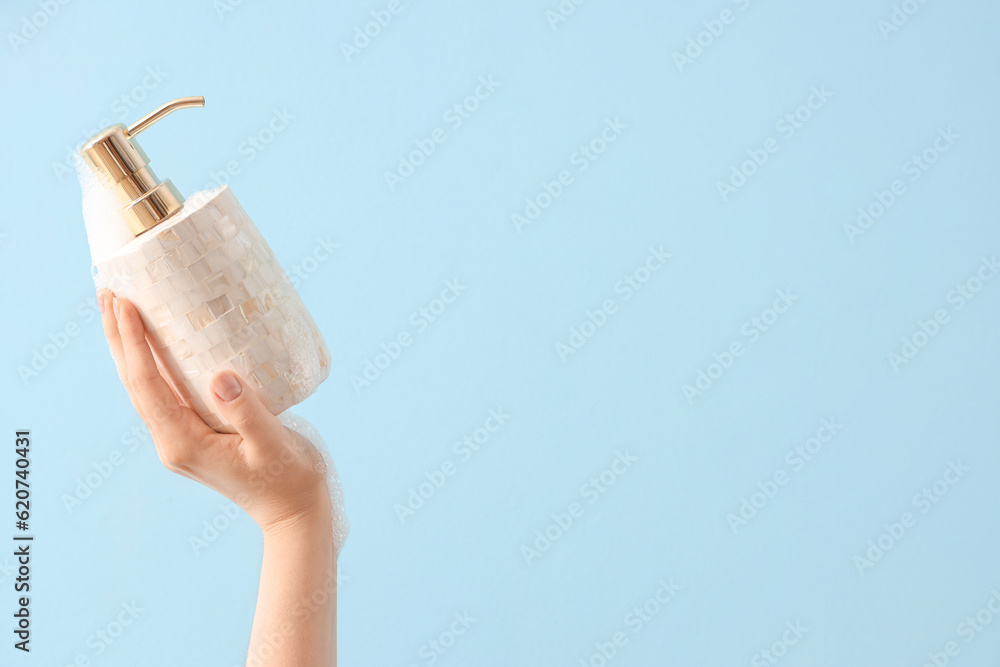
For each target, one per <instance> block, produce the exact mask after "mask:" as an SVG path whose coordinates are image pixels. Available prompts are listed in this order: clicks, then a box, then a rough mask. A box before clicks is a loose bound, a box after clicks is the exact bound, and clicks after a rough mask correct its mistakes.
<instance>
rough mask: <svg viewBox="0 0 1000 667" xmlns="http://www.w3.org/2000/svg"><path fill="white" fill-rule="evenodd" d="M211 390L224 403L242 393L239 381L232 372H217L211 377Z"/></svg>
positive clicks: (233, 399)
mask: <svg viewBox="0 0 1000 667" xmlns="http://www.w3.org/2000/svg"><path fill="white" fill-rule="evenodd" d="M212 391H214V392H215V395H216V396H218V397H219V398H221V399H222V400H223V401H225V402H226V403H229V402H230V401H235V400H236V399H237V398H239V397H240V394H242V393H243V387H242V385H240V381H239V380H237V379H236V376H235V375H233V374H232V373H219V374H218V375H216V376H215V377H214V378H212Z"/></svg>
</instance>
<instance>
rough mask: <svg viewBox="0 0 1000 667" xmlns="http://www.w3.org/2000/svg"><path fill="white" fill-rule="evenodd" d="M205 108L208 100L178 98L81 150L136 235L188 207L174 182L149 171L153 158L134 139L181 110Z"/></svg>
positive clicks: (107, 132) (97, 136) (110, 130)
mask: <svg viewBox="0 0 1000 667" xmlns="http://www.w3.org/2000/svg"><path fill="white" fill-rule="evenodd" d="M203 106H205V98H204V97H200V96H199V97H181V98H178V99H176V100H173V101H172V102H167V103H166V104H164V105H163V106H161V107H160V108H159V109H157V110H156V111H154V112H153V113H151V114H149V115H148V116H146V117H144V118H142V119H141V120H140V121H139V122H137V123H135V124H134V125H132V127H126V126H125V125H124V124H123V123H117V124H115V125H111V126H109V127H106V128H104V129H103V130H101V131H100V132H98V133H97V134H95V135H94V136H93V137H91V138H90V140H89V141H87V143H85V144H84V145H83V148H82V149H81V150H80V153H81V154H82V155H83V156H84V158H85V159H86V160H87V162H88V163H89V165H90V167H91V168H92V169H93V171H94V172H95V173H96V174H97V176H98V178H100V179H101V181H102V182H103V183H105V184H106V185H107V186H108V187H109V188H111V189H113V190H114V191H115V194H117V195H118V199H119V200H120V201H121V202H122V204H123V206H122V210H121V213H122V217H123V218H124V219H125V223H126V224H127V225H128V228H129V230H130V231H131V232H132V234H133V235H135V236H139V235H140V234H142V233H143V232H147V231H149V230H150V229H152V228H153V227H155V226H156V225H158V224H160V223H161V222H163V221H164V220H166V219H167V218H169V217H170V216H172V215H173V214H174V213H176V212H177V211H179V210H181V207H182V206H183V205H184V197H182V196H181V193H180V192H178V191H177V188H175V187H174V184H173V183H171V182H170V179H169V178H168V179H167V180H165V181H163V182H160V179H158V178H157V177H156V174H155V173H153V170H152V169H150V168H149V157H148V156H147V155H146V153H145V151H143V150H142V147H141V146H139V144H138V143H136V141H135V139H134V138H133V137H135V135H137V134H139V133H140V132H142V131H143V130H145V129H146V128H147V127H149V126H150V125H152V124H153V123H155V122H156V121H158V120H160V119H161V118H163V117H164V116H166V115H167V114H169V113H172V112H174V111H177V110H178V109H184V108H187V107H203Z"/></svg>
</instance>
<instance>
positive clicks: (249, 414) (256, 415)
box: [210, 371, 285, 448]
mask: <svg viewBox="0 0 1000 667" xmlns="http://www.w3.org/2000/svg"><path fill="white" fill-rule="evenodd" d="M210 386H211V388H212V399H213V400H214V401H215V405H216V406H217V407H218V409H219V412H220V413H222V416H223V417H225V418H226V419H227V420H228V421H229V423H231V424H232V425H233V427H234V428H235V429H236V431H237V432H238V433H239V434H240V435H241V436H243V440H244V441H246V442H247V443H249V444H250V446H252V447H258V448H266V447H268V446H269V445H276V444H277V443H279V442H282V439H283V438H284V435H285V432H284V427H283V426H282V425H281V421H279V420H278V418H277V417H275V416H274V415H272V414H271V412H270V410H268V409H267V408H266V407H264V404H263V403H261V402H260V398H258V397H257V394H256V393H255V392H254V391H253V389H252V388H250V387H249V386H248V385H247V383H246V382H244V381H243V380H242V379H241V378H240V377H239V376H238V375H237V374H236V373H233V372H231V371H223V372H221V373H219V374H218V375H216V376H215V377H214V378H212V382H211V385H210Z"/></svg>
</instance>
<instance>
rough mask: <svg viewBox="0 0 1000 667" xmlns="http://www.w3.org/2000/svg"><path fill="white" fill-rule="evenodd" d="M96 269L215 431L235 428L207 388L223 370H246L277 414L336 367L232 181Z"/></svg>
mask: <svg viewBox="0 0 1000 667" xmlns="http://www.w3.org/2000/svg"><path fill="white" fill-rule="evenodd" d="M95 271H96V272H97V273H96V276H97V282H98V283H99V284H100V285H102V286H104V287H107V288H108V289H110V290H112V291H113V292H114V293H115V294H119V295H121V296H124V297H125V298H127V299H129V300H130V301H132V302H133V303H134V304H135V305H136V307H137V309H138V310H139V312H140V314H141V315H142V318H143V321H144V322H145V324H146V329H147V331H148V332H149V339H150V344H151V345H152V347H153V350H154V354H155V356H156V358H157V361H158V362H159V364H160V366H161V369H162V370H164V371H166V375H168V376H169V379H170V381H171V383H172V385H173V387H174V390H175V391H176V392H177V394H178V395H179V396H180V397H181V400H183V401H184V402H185V403H186V404H187V405H188V406H190V407H191V408H192V409H194V410H195V411H196V412H197V413H198V414H199V415H200V416H201V417H202V419H204V420H205V422H206V423H207V424H208V425H209V426H211V427H212V428H214V429H216V430H222V431H232V430H233V429H232V427H231V425H230V424H229V423H228V422H227V421H226V420H225V419H224V418H223V417H222V415H220V414H219V413H218V412H217V411H216V410H215V404H214V402H213V400H212V398H211V393H210V392H211V390H210V389H209V382H210V381H211V379H212V377H213V376H214V375H215V374H216V373H218V372H219V371H221V370H225V369H228V370H232V371H235V372H236V373H239V375H240V377H242V378H243V379H244V380H245V381H247V382H248V383H250V385H251V386H252V387H253V388H254V390H255V391H256V392H257V394H258V395H259V396H260V398H261V400H262V401H263V402H264V404H265V405H266V406H267V408H268V409H269V410H270V411H271V412H272V413H273V414H280V413H281V412H283V411H284V410H286V409H287V408H289V407H291V406H292V405H295V404H296V403H298V402H300V401H302V400H303V399H305V398H306V397H307V396H309V395H310V394H312V393H313V392H314V391H315V390H316V388H317V387H318V386H319V384H320V382H322V381H323V380H325V379H326V378H327V377H328V376H329V374H330V352H329V349H328V348H327V345H326V342H325V341H324V340H323V336H322V334H321V333H320V332H319V329H318V328H317V327H316V323H315V322H314V321H313V319H312V316H311V315H310V314H309V311H308V310H307V309H306V307H305V304H303V303H302V299H301V298H300V297H299V295H298V292H296V290H295V287H294V286H293V285H292V283H291V281H290V280H289V279H288V276H287V275H286V274H285V271H284V269H282V268H281V265H280V264H279V263H278V261H277V259H276V258H275V257H274V253H273V252H271V248H270V247H269V246H268V245H267V241H265V240H264V238H263V236H261V234H260V232H259V231H258V230H257V227H256V226H255V225H254V224H253V221H252V220H250V218H249V216H247V214H246V212H245V211H244V210H243V207H242V206H240V203H239V201H238V200H237V199H236V196H235V195H233V193H232V191H231V190H230V189H229V187H228V186H224V187H222V188H219V189H217V190H210V191H206V192H200V193H197V194H195V195H193V196H192V197H191V198H189V200H188V202H187V203H185V205H184V208H183V209H182V210H181V211H179V212H178V213H177V214H175V215H174V216H172V217H170V218H169V219H167V220H166V221H164V222H162V223H160V224H159V225H157V226H156V227H154V228H153V229H151V230H150V231H148V232H146V233H144V234H142V235H141V236H139V237H137V238H135V239H134V240H133V241H131V242H130V243H128V244H126V245H125V246H124V247H122V248H121V249H120V250H119V251H118V252H117V253H116V254H115V255H114V256H112V257H110V258H109V259H107V260H104V261H102V262H99V263H98V264H96V265H95Z"/></svg>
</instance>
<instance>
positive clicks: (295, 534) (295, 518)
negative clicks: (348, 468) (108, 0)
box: [260, 489, 333, 542]
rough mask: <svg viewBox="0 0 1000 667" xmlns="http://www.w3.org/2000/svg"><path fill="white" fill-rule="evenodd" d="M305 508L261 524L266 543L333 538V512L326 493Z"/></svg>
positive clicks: (319, 495)
mask: <svg viewBox="0 0 1000 667" xmlns="http://www.w3.org/2000/svg"><path fill="white" fill-rule="evenodd" d="M316 495H317V497H316V498H314V499H313V500H312V501H311V502H309V503H308V504H307V505H305V506H304V507H302V508H300V509H298V510H297V511H294V512H291V513H288V514H286V515H284V516H281V517H280V518H276V519H272V520H270V521H267V522H264V523H261V525H260V527H261V530H262V531H263V533H264V541H265V542H267V541H268V540H269V539H277V538H281V539H286V538H289V537H291V538H313V539H324V538H327V537H330V538H332V533H333V510H332V508H331V507H330V497H329V495H328V494H327V493H326V492H325V489H324V491H323V492H322V493H317V494H316Z"/></svg>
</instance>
